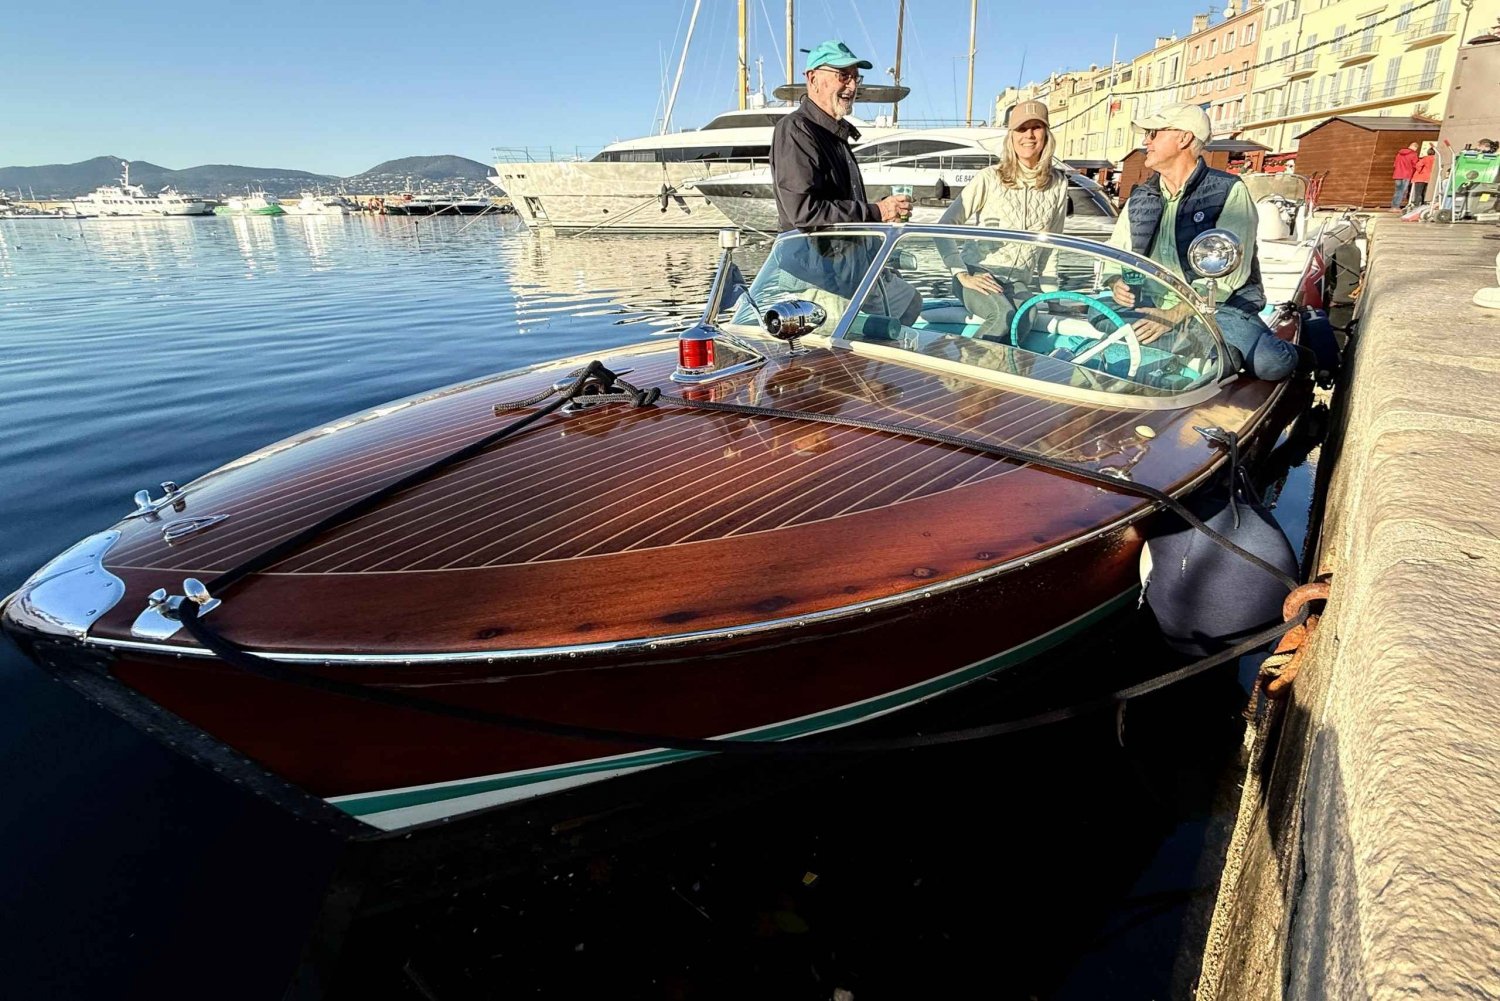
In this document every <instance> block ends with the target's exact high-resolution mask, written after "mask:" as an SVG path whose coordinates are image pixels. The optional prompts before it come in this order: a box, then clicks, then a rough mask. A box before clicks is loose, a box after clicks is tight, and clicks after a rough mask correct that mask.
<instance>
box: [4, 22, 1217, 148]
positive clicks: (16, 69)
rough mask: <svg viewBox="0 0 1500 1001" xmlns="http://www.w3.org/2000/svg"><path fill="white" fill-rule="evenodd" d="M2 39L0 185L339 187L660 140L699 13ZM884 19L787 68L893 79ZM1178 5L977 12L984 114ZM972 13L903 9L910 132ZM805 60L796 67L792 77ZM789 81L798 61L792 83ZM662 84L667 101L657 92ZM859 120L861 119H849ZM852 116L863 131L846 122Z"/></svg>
mask: <svg viewBox="0 0 1500 1001" xmlns="http://www.w3.org/2000/svg"><path fill="white" fill-rule="evenodd" d="M61 3H62V7H61V8H59V7H56V6H49V7H45V8H43V9H40V10H38V11H36V12H34V14H33V15H28V16H25V17H16V16H12V17H6V18H4V19H3V20H0V67H3V72H0V79H3V80H4V81H5V83H6V86H5V88H4V96H3V97H0V166H30V165H36V164H43V163H71V162H75V161H78V160H83V159H87V158H88V157H91V156H98V155H103V154H111V155H116V156H124V157H128V158H130V159H141V160H149V161H151V162H153V163H158V164H161V165H162V166H166V167H172V168H183V167H191V166H196V165H198V164H204V163H238V164H247V165H252V166H263V167H289V168H297V169H304V170H312V171H317V172H320V173H328V174H338V175H347V174H352V173H357V172H359V171H362V170H365V169H367V168H369V167H372V166H374V165H375V164H376V163H378V162H380V161H382V160H387V159H391V158H394V157H398V156H411V155H427V154H439V153H455V154H458V155H460V156H468V157H472V158H473V159H476V160H482V161H485V162H488V161H490V160H491V159H493V156H492V148H493V147H497V146H523V145H532V146H548V145H550V146H554V147H564V148H568V149H572V148H574V147H582V148H585V149H588V150H590V151H591V150H592V149H595V148H597V147H598V146H601V145H603V144H605V143H607V142H611V141H613V140H615V139H625V138H630V137H633V136H638V135H643V134H646V133H647V132H649V131H651V130H652V127H653V121H654V119H655V118H656V117H657V116H658V115H659V114H660V107H661V104H662V96H663V93H664V91H665V89H666V88H667V87H668V86H670V82H671V73H672V71H674V70H675V68H676V65H677V59H678V55H679V52H680V49H681V42H682V36H683V33H684V31H685V29H686V24H687V14H688V12H689V10H690V9H691V6H692V0H660V2H649V3H648V2H638V0H624V2H621V0H550V2H549V0H532V2H527V3H517V2H515V0H495V2H492V3H477V2H472V0H461V2H458V0H455V2H446V3H429V4H421V3H413V2H411V0H406V2H403V3H399V4H397V3H389V2H384V0H362V2H360V3H357V4H356V3H338V2H335V3H328V2H317V0H302V2H298V3H292V2H289V0H260V2H257V3H255V4H243V5H233V6H231V5H228V4H221V5H215V4H204V3H202V2H201V0H199V2H195V3H182V2H179V0H151V2H149V3H133V4H123V5H122V4H120V3H119V2H117V0H114V2H110V3H104V2H99V0H61ZM1220 6H1222V4H1220ZM896 7H897V2H896V0H869V2H864V3H859V4H854V3H851V2H849V0H800V2H799V3H798V4H797V46H798V47H799V48H802V47H810V46H811V45H812V44H814V43H816V42H818V41H820V40H822V39H824V38H829V37H842V38H843V39H844V40H845V41H847V42H848V43H849V45H850V46H851V47H852V48H853V49H854V50H855V51H856V52H858V53H859V54H860V55H867V56H868V58H870V60H871V61H872V62H874V63H875V64H876V70H874V71H872V72H870V73H869V74H867V75H868V76H871V77H875V78H877V79H886V77H885V74H884V71H885V69H886V68H887V67H889V66H890V65H891V63H892V61H893V60H894V56H895V24H896ZM735 9H736V8H735V2H734V0H703V7H702V11H701V13H700V14H699V19H698V27H697V30H696V33H695V35H694V38H693V44H692V47H691V49H690V51H689V54H688V60H687V67H686V71H685V73H684V75H683V82H682V88H681V91H680V93H679V95H678V99H677V108H676V110H674V112H673V123H674V127H689V126H692V127H695V126H698V125H702V124H703V123H704V122H705V121H707V120H708V119H709V118H711V117H713V115H714V114H715V113H717V112H719V111H721V110H724V109H725V108H729V107H733V106H734V103H735V90H734V84H735V72H734V71H735V20H736V13H735ZM1199 9H1207V7H1206V6H1204V7H1194V6H1192V5H1191V4H1190V3H1188V2H1187V0H1139V2H1138V3H1135V4H1132V5H1131V6H1130V12H1129V15H1128V16H1125V15H1124V14H1123V10H1124V7H1123V5H1121V4H1119V3H1118V2H1106V0H1075V2H1074V3H1072V4H1070V5H1069V6H1068V7H1066V8H1064V7H1062V6H1061V5H1059V4H1056V3H1050V4H1049V3H1037V2H1027V3H1024V4H1017V3H1014V2H1010V3H1000V2H995V0H980V5H979V41H978V58H977V61H976V70H975V79H974V92H975V97H974V113H975V116H976V117H988V116H989V114H990V113H991V102H992V101H993V100H994V96H995V94H996V93H998V92H999V90H1000V89H1001V88H1002V87H1004V86H1006V85H1007V84H1013V83H1015V81H1016V78H1017V74H1018V72H1021V70H1022V66H1021V60H1022V52H1023V49H1024V51H1025V69H1024V76H1025V77H1026V78H1027V79H1031V78H1034V77H1038V76H1041V75H1044V74H1045V73H1047V72H1049V71H1051V70H1055V69H1070V68H1079V67H1082V66H1087V64H1088V63H1090V62H1099V63H1103V62H1106V61H1108V59H1109V55H1110V47H1111V44H1112V42H1113V40H1114V38H1115V36H1116V34H1118V36H1119V52H1120V56H1121V57H1122V58H1128V57H1130V56H1132V55H1134V54H1136V53H1137V52H1140V51H1142V50H1143V49H1145V48H1146V47H1147V46H1149V45H1150V44H1151V40H1152V38H1153V37H1154V36H1155V35H1157V34H1158V33H1168V32H1170V31H1172V30H1174V29H1175V30H1176V31H1177V32H1178V33H1179V34H1183V33H1186V30H1187V26H1188V22H1189V20H1190V18H1191V15H1192V13H1193V11H1194V10H1199ZM749 19H750V49H751V53H750V56H751V61H752V70H751V86H752V88H753V87H754V85H755V79H756V77H755V71H754V68H753V67H754V59H755V57H756V56H763V57H764V58H765V80H766V89H767V91H768V92H769V91H770V90H771V89H772V88H773V87H774V86H776V85H778V84H780V83H782V82H784V77H785V70H784V67H785V59H784V56H783V52H784V46H785V37H784V31H785V28H784V25H785V21H786V8H785V3H784V0H751V2H750V8H749ZM968 32H969V4H968V2H966V0H909V3H908V12H907V31H906V42H905V52H904V55H903V63H904V67H903V70H904V71H903V77H904V82H906V83H907V84H909V85H910V86H911V87H912V96H911V97H910V98H909V99H908V100H907V101H906V103H904V104H903V105H902V116H903V118H906V119H934V118H953V117H955V116H960V117H961V116H962V114H963V110H962V108H963V101H964V91H965V74H966V62H965V59H966V53H967V49H968ZM800 58H802V57H801V56H800V53H799V60H800ZM798 65H799V67H800V61H799V64H798ZM664 77H665V84H664V82H663V80H664ZM860 110H861V111H868V110H869V109H860ZM857 113H859V112H857Z"/></svg>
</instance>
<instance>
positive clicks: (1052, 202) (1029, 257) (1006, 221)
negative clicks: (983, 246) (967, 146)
mask: <svg viewBox="0 0 1500 1001" xmlns="http://www.w3.org/2000/svg"><path fill="white" fill-rule="evenodd" d="M1007 123H1008V124H1007V127H1008V129H1009V132H1008V134H1007V135H1006V137H1005V143H1004V145H1003V146H1002V147H1001V149H1000V162H999V163H997V164H996V165H995V166H993V167H988V168H986V169H985V170H983V171H981V172H980V174H979V176H977V177H975V178H974V180H972V181H970V182H969V184H968V186H967V187H965V188H964V190H963V193H962V194H960V195H959V196H958V198H956V199H955V200H954V201H953V204H951V205H949V206H948V209H947V211H945V212H944V213H943V217H942V219H941V220H939V221H940V222H942V223H944V224H948V225H952V224H960V225H962V224H964V223H967V222H968V221H969V220H970V219H973V218H975V217H977V218H978V222H977V224H978V225H980V226H985V227H990V228H994V229H1012V230H1024V231H1027V232H1032V233H1061V232H1062V228H1063V221H1064V220H1065V219H1066V218H1067V214H1068V176H1067V174H1066V173H1065V172H1063V171H1062V170H1060V169H1058V168H1056V167H1054V166H1052V157H1053V153H1054V152H1055V149H1056V143H1055V142H1054V141H1053V139H1052V131H1051V129H1050V128H1049V127H1048V121H1047V106H1046V105H1045V104H1043V103H1042V102H1041V101H1022V102H1021V103H1019V104H1017V105H1016V106H1015V107H1014V108H1012V109H1011V112H1010V117H1009V119H1008V120H1007ZM938 244H939V249H940V250H941V252H942V254H943V263H944V264H946V265H947V266H948V268H949V270H951V271H952V272H953V279H954V281H955V283H956V284H957V285H958V286H960V287H959V288H958V289H955V291H956V292H958V293H959V294H960V295H962V296H963V301H964V306H965V307H966V308H967V309H968V310H969V312H970V313H972V314H973V315H975V316H978V317H981V318H982V319H983V320H984V323H983V325H982V326H981V327H980V328H979V331H978V333H977V334H976V336H979V337H987V338H991V339H995V340H1008V339H1009V337H1010V322H1011V317H1012V316H1014V315H1015V311H1016V307H1017V306H1018V305H1019V304H1020V303H1022V302H1024V301H1025V300H1026V298H1027V297H1028V296H1031V295H1033V294H1034V293H1035V292H1036V291H1038V289H1039V287H1040V278H1041V275H1042V272H1043V270H1044V269H1045V268H1046V266H1047V264H1048V263H1049V259H1050V257H1051V250H1050V249H1048V248H1046V247H1040V246H1036V245H1033V244H1024V243H1006V244H1003V245H1000V246H996V247H994V249H993V250H991V251H989V253H988V255H987V256H984V257H981V258H977V259H970V258H971V257H976V253H975V251H974V248H973V247H972V246H971V247H968V248H965V247H963V246H961V245H959V244H956V243H954V242H953V241H951V240H940V241H938ZM1023 333H1025V331H1024V330H1021V331H1017V335H1018V336H1019V335H1020V334H1023Z"/></svg>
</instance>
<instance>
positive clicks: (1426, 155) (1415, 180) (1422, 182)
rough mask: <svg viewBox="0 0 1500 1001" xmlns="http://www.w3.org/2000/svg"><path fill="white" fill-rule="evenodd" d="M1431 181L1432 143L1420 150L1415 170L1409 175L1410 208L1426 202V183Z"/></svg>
mask: <svg viewBox="0 0 1500 1001" xmlns="http://www.w3.org/2000/svg"><path fill="white" fill-rule="evenodd" d="M1431 180H1432V143H1428V144H1427V145H1426V146H1424V147H1423V148H1422V155H1421V156H1419V157H1418V158H1417V166H1416V169H1415V170H1413V171H1412V175H1411V207H1412V208H1416V207H1417V206H1418V205H1421V204H1423V203H1424V202H1426V201H1427V182H1428V181H1431Z"/></svg>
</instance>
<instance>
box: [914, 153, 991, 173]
mask: <svg viewBox="0 0 1500 1001" xmlns="http://www.w3.org/2000/svg"><path fill="white" fill-rule="evenodd" d="M999 162H1000V158H999V157H998V156H995V155H994V154H992V153H972V154H967V155H964V156H922V157H917V158H916V159H914V160H903V161H902V162H901V163H899V164H892V166H899V167H916V168H917V169H919V170H983V169H984V168H986V167H991V166H994V165H995V164H997V163H999Z"/></svg>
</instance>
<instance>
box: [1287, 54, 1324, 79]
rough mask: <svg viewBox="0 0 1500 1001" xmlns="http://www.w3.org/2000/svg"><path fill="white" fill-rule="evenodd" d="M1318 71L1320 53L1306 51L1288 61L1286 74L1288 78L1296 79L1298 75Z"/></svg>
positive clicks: (1302, 75) (1301, 75) (1306, 74)
mask: <svg viewBox="0 0 1500 1001" xmlns="http://www.w3.org/2000/svg"><path fill="white" fill-rule="evenodd" d="M1317 71H1318V54H1317V53H1316V52H1304V53H1302V55H1300V56H1298V57H1297V58H1295V59H1292V60H1290V61H1289V62H1288V63H1287V68H1286V75H1287V78H1288V79H1291V80H1295V79H1297V78H1298V77H1304V76H1311V75H1312V74H1314V73H1316V72H1317Z"/></svg>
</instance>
